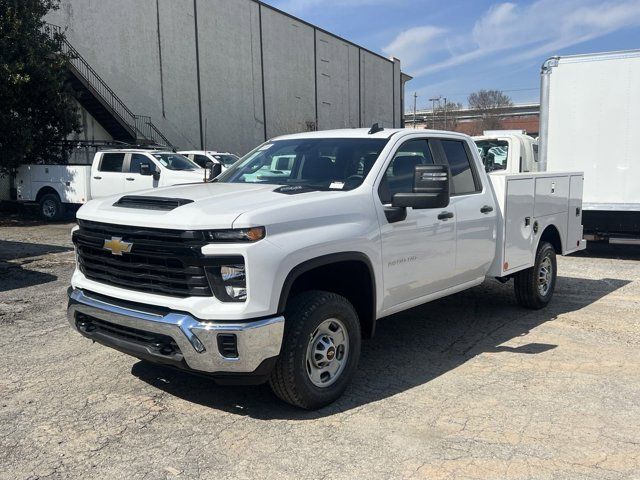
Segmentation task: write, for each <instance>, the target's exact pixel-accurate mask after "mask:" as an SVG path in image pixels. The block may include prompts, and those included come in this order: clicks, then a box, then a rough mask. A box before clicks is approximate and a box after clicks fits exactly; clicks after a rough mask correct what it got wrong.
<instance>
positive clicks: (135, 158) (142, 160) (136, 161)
mask: <svg viewBox="0 0 640 480" xmlns="http://www.w3.org/2000/svg"><path fill="white" fill-rule="evenodd" d="M143 164H147V165H149V168H151V171H153V170H154V169H155V165H154V164H153V162H152V161H151V159H149V158H148V157H147V156H146V155H142V154H140V153H132V154H131V162H130V163H129V172H130V173H140V166H141V165H143Z"/></svg>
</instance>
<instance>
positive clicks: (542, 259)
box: [514, 242, 558, 310]
mask: <svg viewBox="0 0 640 480" xmlns="http://www.w3.org/2000/svg"><path fill="white" fill-rule="evenodd" d="M557 271H558V268H557V263H556V251H555V250H554V248H553V245H551V244H550V243H548V242H540V245H539V246H538V251H537V252H536V261H535V263H534V265H533V267H531V268H527V269H526V270H522V271H521V272H518V273H517V274H516V275H515V276H514V286H515V291H516V299H517V300H518V303H519V304H520V305H522V306H523V307H525V308H530V309H533V310H538V309H540V308H543V307H545V306H546V305H547V304H548V303H549V302H550V301H551V297H552V296H553V291H554V289H555V287H556V277H557Z"/></svg>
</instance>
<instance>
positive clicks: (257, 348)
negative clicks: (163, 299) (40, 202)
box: [67, 289, 284, 374]
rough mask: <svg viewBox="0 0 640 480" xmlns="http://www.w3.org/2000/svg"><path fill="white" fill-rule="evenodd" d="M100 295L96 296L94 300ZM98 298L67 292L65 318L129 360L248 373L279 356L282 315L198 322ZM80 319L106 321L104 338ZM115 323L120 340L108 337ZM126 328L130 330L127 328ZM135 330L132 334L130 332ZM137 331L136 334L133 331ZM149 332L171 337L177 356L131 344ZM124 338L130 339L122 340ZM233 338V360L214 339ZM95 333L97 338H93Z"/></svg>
mask: <svg viewBox="0 0 640 480" xmlns="http://www.w3.org/2000/svg"><path fill="white" fill-rule="evenodd" d="M96 297H100V296H96ZM117 303H119V302H118V301H116V300H114V301H113V302H111V301H110V300H109V299H104V298H102V297H100V298H95V297H93V296H91V293H88V294H85V293H84V292H83V291H82V290H80V289H70V290H69V306H68V308H67V317H68V319H69V322H70V323H71V326H72V327H73V329H74V330H76V331H78V332H80V333H82V334H83V335H84V336H86V337H88V338H93V339H95V340H96V341H98V342H100V343H102V344H105V345H108V346H112V347H113V348H116V349H118V350H121V351H124V352H126V353H130V354H131V355H134V356H139V357H144V358H145V359H148V360H151V361H157V362H158V363H165V364H172V363H174V364H180V363H183V362H184V363H185V364H186V365H185V366H186V367H187V368H188V369H191V370H196V371H200V372H206V373H222V374H225V373H238V374H245V373H251V372H254V371H256V370H257V369H258V367H259V366H260V365H261V364H262V363H263V362H264V361H266V360H268V359H272V358H274V357H276V356H277V355H278V354H279V353H280V346H281V344H282V337H283V333H284V317H282V316H277V317H272V318H267V319H262V320H255V321H247V322H242V323H240V322H237V321H235V322H221V321H215V322H214V321H207V322H204V321H200V320H198V319H196V318H194V317H192V316H191V315H188V314H186V313H180V312H165V311H163V312H158V311H153V308H150V309H149V310H146V309H141V310H136V309H134V308H130V307H129V306H127V307H125V306H121V305H117ZM79 319H97V320H98V321H101V322H108V323H106V324H104V325H106V330H103V331H104V332H107V334H102V335H101V336H98V337H96V338H94V337H93V336H92V333H91V332H90V331H87V330H81V329H80V328H79V325H80V324H81V322H79ZM109 324H113V325H117V326H119V327H118V328H119V329H121V333H123V334H125V335H124V336H120V337H118V336H109V333H108V332H109V329H111V331H116V330H118V329H114V328H113V326H109ZM128 329H129V330H128ZM131 329H135V330H131ZM136 331H137V332H136ZM141 333H149V334H159V335H162V336H164V337H165V338H166V337H170V338H171V339H173V341H174V342H175V343H176V344H177V346H178V347H179V352H178V351H175V352H171V353H168V354H163V353H162V352H161V351H159V350H158V349H156V348H152V347H150V346H148V345H144V344H140V343H136V342H135V341H130V340H129V338H133V339H135V338H136V335H137V334H141ZM128 334H131V335H129V337H127V335H128ZM221 334H229V335H235V336H236V341H237V354H238V355H237V357H235V358H230V357H225V356H223V355H222V353H221V352H220V348H219V342H218V335H221ZM96 335H97V334H96Z"/></svg>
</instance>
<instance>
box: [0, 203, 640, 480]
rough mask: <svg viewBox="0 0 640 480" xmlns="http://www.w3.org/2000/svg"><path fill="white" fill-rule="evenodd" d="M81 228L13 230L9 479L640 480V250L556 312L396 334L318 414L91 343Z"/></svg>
mask: <svg viewBox="0 0 640 480" xmlns="http://www.w3.org/2000/svg"><path fill="white" fill-rule="evenodd" d="M71 226H72V225H71V224H57V225H41V224H39V222H37V221H25V220H18V219H16V218H14V217H9V218H7V216H6V215H5V217H4V218H3V219H2V218H0V328H1V330H2V336H1V338H0V348H1V349H2V361H1V362H0V478H1V479H23V478H24V479H26V478H127V479H143V478H153V479H161V478H215V479H227V478H274V479H276V478H278V479H280V478H300V479H307V478H308V479H320V478H334V479H343V478H344V479H352V478H365V477H366V478H367V479H369V480H370V479H376V478H425V479H431V480H432V479H445V478H465V479H467V478H468V479H493V478H505V479H524V478H541V479H546V478H548V479H559V478H567V479H582V478H584V479H598V480H601V479H622V478H625V479H640V348H639V347H640V315H639V313H640V261H638V260H639V259H640V250H639V249H637V248H631V247H618V248H614V247H612V246H600V245H599V246H596V247H597V248H590V250H589V252H588V253H585V254H581V255H580V256H573V257H567V258H560V259H559V271H560V275H561V276H560V277H559V279H558V285H557V289H556V294H555V297H554V300H553V302H552V304H551V305H550V306H549V307H548V308H546V309H544V310H542V311H536V312H531V311H526V310H522V309H521V308H519V307H518V306H517V305H516V304H515V300H514V296H513V293H512V286H511V285H510V284H507V285H501V284H499V283H498V282H496V281H487V282H485V284H483V285H482V286H479V287H477V288H474V289H472V290H469V291H467V292H464V293H461V294H458V295H455V296H453V297H450V298H447V299H442V300H440V301H437V302H433V303H431V304H428V305H425V306H423V307H420V308H416V309H413V310H411V311H409V312H405V313H402V314H399V315H396V316H394V317H391V318H388V319H385V320H383V321H381V322H380V324H379V328H378V332H377V336H376V338H375V339H373V340H371V341H368V342H366V343H365V345H364V347H363V355H362V359H361V364H360V369H359V371H358V374H357V377H356V379H355V381H354V383H353V385H352V387H351V388H349V390H347V392H346V394H345V395H344V397H343V398H342V399H340V400H339V401H338V402H336V403H335V404H333V405H331V406H329V407H327V408H325V409H323V410H320V411H318V412H304V411H300V410H296V409H294V408H292V407H289V406H287V405H286V404H283V403H281V402H280V401H278V400H277V399H276V398H275V397H274V396H273V395H272V394H271V392H270V391H269V389H268V387H266V386H260V387H219V386H216V385H214V384H212V383H211V382H209V381H207V380H206V379H202V378H199V377H195V376H190V375H186V374H182V373H177V372H174V371H171V370H167V369H164V368H160V367H156V366H150V365H148V364H144V363H142V362H139V361H137V360H136V359H134V358H131V357H128V356H126V355H123V354H121V353H118V352H116V351H114V350H111V349H108V348H105V347H101V346H99V345H92V344H91V342H89V341H88V340H86V339H84V338H83V337H81V336H80V335H78V334H77V333H74V332H73V331H72V330H71V329H70V327H69V326H68V324H67V321H66V318H65V308H66V298H65V291H66V288H67V285H68V282H69V278H70V276H71V273H72V270H73V267H74V258H73V252H72V249H71V244H70V241H69V230H70V228H71Z"/></svg>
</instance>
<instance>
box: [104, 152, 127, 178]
mask: <svg viewBox="0 0 640 480" xmlns="http://www.w3.org/2000/svg"><path fill="white" fill-rule="evenodd" d="M123 163H124V153H103V154H102V160H100V171H101V172H118V173H121V172H122V164H123Z"/></svg>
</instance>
